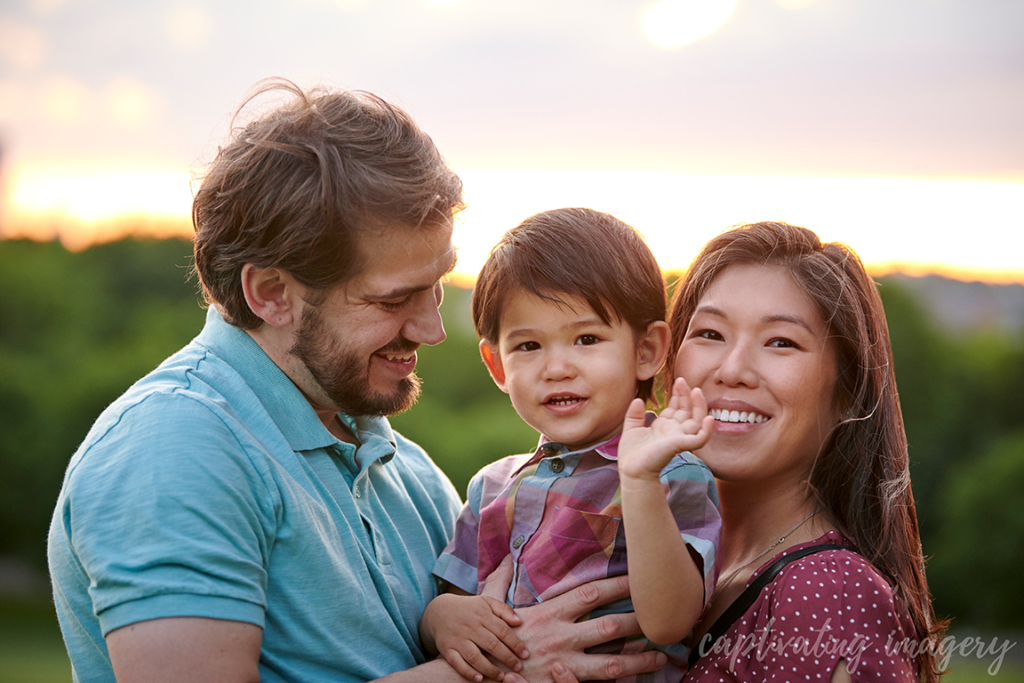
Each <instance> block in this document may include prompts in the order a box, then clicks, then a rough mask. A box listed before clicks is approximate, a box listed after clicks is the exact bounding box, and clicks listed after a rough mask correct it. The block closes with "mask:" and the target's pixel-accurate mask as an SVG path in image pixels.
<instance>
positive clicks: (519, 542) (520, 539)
mask: <svg viewBox="0 0 1024 683" xmlns="http://www.w3.org/2000/svg"><path fill="white" fill-rule="evenodd" d="M525 540H526V537H525V536H516V538H515V540H514V541H512V549H513V550H519V546H521V545H522V544H523V541H525Z"/></svg>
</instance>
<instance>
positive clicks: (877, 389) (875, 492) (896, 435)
mask: <svg viewBox="0 0 1024 683" xmlns="http://www.w3.org/2000/svg"><path fill="white" fill-rule="evenodd" d="M669 324H670V326H671V328H672V334H673V340H675V344H674V352H673V353H672V354H671V355H670V357H669V360H668V363H667V365H666V367H667V368H668V369H670V370H671V371H672V372H671V373H670V374H671V376H670V377H668V378H667V379H668V380H669V381H672V380H673V378H674V377H683V378H684V379H685V380H686V381H687V383H688V384H689V385H690V386H691V387H700V388H701V390H703V392H704V395H705V397H706V399H707V401H708V405H709V408H710V409H711V410H712V414H713V415H714V416H715V418H716V420H715V428H714V432H713V434H712V437H711V440H710V441H709V442H708V444H707V446H705V447H704V448H702V449H700V450H699V451H698V452H697V455H699V456H700V457H701V458H702V459H703V460H704V462H706V463H707V465H708V466H709V467H710V468H711V471H712V472H713V473H714V474H715V479H716V481H717V484H718V492H719V496H720V501H721V506H722V519H723V530H722V555H721V563H720V564H721V570H720V572H719V578H718V582H717V587H716V591H715V594H714V597H713V598H712V600H711V602H710V604H709V605H708V608H707V610H706V611H705V613H704V614H703V615H702V616H701V620H700V621H699V622H698V623H697V625H696V627H695V628H694V632H693V634H692V636H691V639H690V643H689V645H690V646H691V649H692V650H694V651H695V653H694V654H693V655H691V667H690V670H689V672H688V674H687V676H686V679H685V680H686V681H692V682H699V683H705V682H710V681H715V682H716V683H717V682H718V681H743V682H748V681H802V680H811V681H830V680H831V681H851V680H854V681H915V680H923V681H935V680H936V679H937V677H938V671H937V668H936V656H935V655H936V651H935V644H937V643H938V642H939V640H940V638H941V634H942V631H943V629H944V627H945V624H944V623H936V621H935V618H934V614H933V611H932V606H931V597H930V595H929V593H928V585H927V582H926V581H925V576H924V562H923V558H922V555H921V546H920V540H919V534H918V528H917V518H916V513H915V509H914V499H913V496H912V494H911V490H910V477H909V472H908V468H907V444H906V435H905V433H904V429H903V421H902V417H901V414H900V406H899V399H898V397H897V393H896V384H895V378H894V374H893V368H892V353H891V350H890V347H889V335H888V329H887V327H886V322H885V314H884V312H883V310H882V303H881V300H880V299H879V297H878V293H877V291H876V289H875V284H874V282H872V280H871V278H870V277H868V275H867V273H866V272H865V270H864V266H863V264H862V263H861V262H860V260H859V259H858V258H857V256H856V254H854V253H853V252H852V251H851V250H850V249H849V248H848V247H846V246H845V245H842V244H837V243H829V244H823V243H821V242H820V241H819V240H818V237H817V236H816V235H815V234H814V233H813V232H811V231H810V230H806V229H804V228H798V227H794V226H791V225H786V224H781V223H757V224H752V225H747V226H743V227H739V228H734V229H732V230H729V231H727V232H725V233H723V234H721V235H719V236H718V237H716V238H714V239H713V240H711V241H710V242H709V243H708V244H707V245H706V246H705V247H704V249H703V250H702V251H701V253H700V254H699V255H698V256H697V258H696V259H695V260H694V262H693V264H692V265H691V266H690V269H689V271H688V272H687V274H686V278H685V279H684V281H683V282H682V283H681V284H680V286H679V289H678V291H677V292H676V295H675V298H674V301H673V305H672V311H671V314H670V320H669ZM821 546H826V547H825V548H822V547H821ZM805 552H806V553H808V554H806V555H805V554H804V553H805ZM794 558H797V559H795V560H794ZM787 561H789V563H788V564H786V562H787ZM748 584H750V585H752V588H750V589H749V590H748V589H747V586H748ZM761 584H764V585H763V588H762V587H761ZM698 655H703V656H700V657H698ZM552 673H553V676H554V679H555V680H556V681H557V682H558V683H568V682H570V681H572V680H573V678H572V677H571V675H570V674H569V673H568V671H567V669H565V667H561V666H556V667H554V669H553V672H552Z"/></svg>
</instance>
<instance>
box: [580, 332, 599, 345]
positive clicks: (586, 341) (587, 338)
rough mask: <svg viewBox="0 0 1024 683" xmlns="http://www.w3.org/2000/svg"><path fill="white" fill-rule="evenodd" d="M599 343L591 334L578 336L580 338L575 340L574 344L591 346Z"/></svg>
mask: <svg viewBox="0 0 1024 683" xmlns="http://www.w3.org/2000/svg"><path fill="white" fill-rule="evenodd" d="M599 341H600V339H598V338H597V337H595V336H594V335H592V334H584V335H580V338H579V339H577V340H576V343H577V344H579V345H580V346H592V345H593V344H596V343H597V342H599Z"/></svg>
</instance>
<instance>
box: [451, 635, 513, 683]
mask: <svg viewBox="0 0 1024 683" xmlns="http://www.w3.org/2000/svg"><path fill="white" fill-rule="evenodd" d="M480 647H481V648H482V649H483V650H484V651H486V652H487V654H489V655H491V657H494V658H495V659H496V660H498V661H499V662H501V663H502V664H504V665H505V666H507V667H508V668H509V670H510V671H519V670H520V669H522V668H523V663H522V662H520V661H519V658H517V657H516V656H515V655H514V654H512V651H511V650H509V649H508V648H507V647H505V645H504V644H503V643H502V642H501V641H499V640H498V639H497V638H495V639H494V640H493V641H491V642H488V643H484V644H482V645H481V646H480ZM465 656H466V661H467V662H468V663H469V664H470V665H471V666H473V668H475V669H476V670H477V671H479V672H480V673H482V674H484V675H485V676H487V677H488V678H493V679H495V680H500V676H501V669H499V668H498V667H497V666H495V665H494V663H493V662H492V661H491V660H490V659H488V658H487V655H486V654H484V653H483V652H481V651H480V649H479V648H477V647H476V646H475V645H473V646H472V647H471V649H470V650H468V651H467V652H466V653H465Z"/></svg>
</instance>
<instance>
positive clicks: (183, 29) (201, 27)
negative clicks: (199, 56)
mask: <svg viewBox="0 0 1024 683" xmlns="http://www.w3.org/2000/svg"><path fill="white" fill-rule="evenodd" d="M164 29H165V31H166V32H167V37H168V38H170V39H171V43H172V44H173V45H174V46H175V47H178V48H181V49H183V50H191V49H194V48H196V47H199V46H200V45H202V44H203V43H205V42H206V41H207V39H208V38H209V37H210V15H209V13H208V12H207V11H206V10H205V9H204V8H202V7H199V6H198V5H175V6H174V7H172V8H171V10H170V12H169V13H168V14H167V19H166V22H165V24H164Z"/></svg>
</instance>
